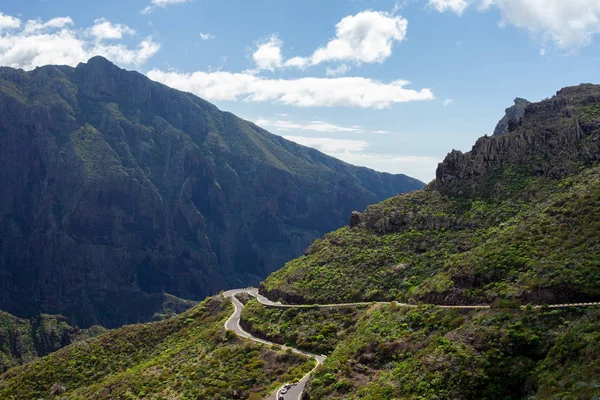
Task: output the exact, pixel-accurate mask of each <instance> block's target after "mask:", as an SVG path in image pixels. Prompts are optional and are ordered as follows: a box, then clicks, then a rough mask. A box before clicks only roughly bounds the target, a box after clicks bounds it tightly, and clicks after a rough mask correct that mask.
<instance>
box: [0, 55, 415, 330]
mask: <svg viewBox="0 0 600 400" xmlns="http://www.w3.org/2000/svg"><path fill="white" fill-rule="evenodd" d="M422 187H423V184H422V183H421V182H419V181H417V180H415V179H412V178H409V177H406V176H404V175H391V174H384V173H378V172H375V171H372V170H369V169H367V168H359V167H354V166H351V165H349V164H346V163H344V162H341V161H339V160H336V159H334V158H331V157H328V156H326V155H324V154H322V153H320V152H318V151H316V150H313V149H310V148H307V147H303V146H300V145H297V144H295V143H292V142H289V141H287V140H285V139H283V138H281V137H278V136H275V135H272V134H270V133H268V132H267V131H265V130H263V129H261V128H259V127H258V126H256V125H254V124H252V123H250V122H248V121H244V120H242V119H239V118H237V117H235V116H234V115H233V114H231V113H227V112H222V111H219V110H218V109H217V108H216V107H215V106H213V105H212V104H210V103H208V102H206V101H204V100H202V99H200V98H198V97H195V96H193V95H191V94H189V93H183V92H180V91H177V90H173V89H170V88H168V87H166V86H164V85H161V84H158V83H156V82H153V81H151V80H149V79H148V78H146V77H145V76H143V75H141V74H139V73H136V72H128V71H125V70H122V69H119V68H117V67H116V66H115V65H113V64H111V63H110V62H108V61H107V60H105V59H103V58H101V57H95V58H93V59H91V60H89V62H88V63H87V64H80V65H78V66H77V67H76V68H71V67H66V66H46V67H41V68H36V69H35V70H33V71H30V72H24V71H22V70H15V69H11V68H0V276H1V277H2V279H0V309H2V310H5V311H7V312H10V313H11V314H15V315H17V316H23V317H32V316H35V315H38V314H39V313H40V312H44V313H53V314H62V315H65V316H67V317H68V318H69V319H70V320H71V321H72V322H73V323H74V324H77V325H79V326H82V327H87V326H91V325H94V324H101V325H103V326H106V327H115V326H120V325H122V324H125V323H135V322H140V321H147V320H150V319H151V318H152V316H153V315H154V314H155V313H156V312H157V310H160V309H161V307H163V302H164V299H165V295H164V293H169V294H172V295H175V296H178V297H182V298H187V299H194V300H199V299H202V298H204V297H205V296H207V295H210V294H213V293H215V292H218V291H219V290H221V289H225V288H230V287H237V286H245V285H248V284H251V283H254V282H258V281H259V279H261V278H264V277H265V276H266V275H267V274H268V273H269V272H271V271H273V270H275V269H277V268H279V267H280V266H281V265H283V263H284V262H286V261H288V260H289V259H292V258H293V257H296V256H298V255H300V254H301V253H302V251H303V250H304V249H305V248H306V246H308V244H309V243H310V242H311V241H312V240H313V239H314V238H316V237H319V236H321V235H323V234H324V233H326V232H328V231H330V230H333V229H336V228H338V227H339V226H342V225H343V224H344V222H345V220H346V218H347V215H349V213H350V212H352V211H353V210H355V209H363V208H364V207H366V206H367V205H368V204H371V203H374V202H377V201H380V200H382V199H384V198H387V197H389V196H391V195H394V194H397V193H400V192H406V191H411V190H415V189H420V188H422ZM186 307H189V305H187V306H186V303H185V302H182V303H181V304H180V305H178V306H177V307H176V308H178V309H180V310H182V309H185V308H186Z"/></svg>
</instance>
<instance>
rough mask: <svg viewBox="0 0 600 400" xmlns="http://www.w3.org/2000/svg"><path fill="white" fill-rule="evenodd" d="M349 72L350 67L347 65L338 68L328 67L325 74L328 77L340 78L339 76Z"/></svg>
mask: <svg viewBox="0 0 600 400" xmlns="http://www.w3.org/2000/svg"><path fill="white" fill-rule="evenodd" d="M348 71H350V67H349V66H347V65H346V64H342V65H339V66H338V67H337V68H330V67H327V70H326V71H325V74H326V75H327V76H338V75H344V74H345V73H346V72H348Z"/></svg>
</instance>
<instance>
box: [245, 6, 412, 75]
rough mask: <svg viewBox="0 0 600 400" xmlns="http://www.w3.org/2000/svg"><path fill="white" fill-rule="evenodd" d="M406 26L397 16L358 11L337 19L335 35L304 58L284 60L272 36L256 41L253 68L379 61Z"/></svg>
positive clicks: (390, 50)
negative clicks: (338, 20)
mask: <svg viewBox="0 0 600 400" xmlns="http://www.w3.org/2000/svg"><path fill="white" fill-rule="evenodd" d="M407 29H408V21H407V20H406V19H404V18H402V17H401V16H399V15H394V14H391V13H387V12H383V11H370V10H369V11H361V12H359V13H357V14H356V15H349V16H347V17H344V18H343V19H342V20H341V21H340V22H338V24H337V25H336V35H335V38H333V39H331V40H330V41H329V42H328V43H327V44H326V45H324V46H322V47H320V48H318V49H316V50H315V51H314V52H313V54H312V55H310V56H308V57H300V56H296V57H292V58H290V59H287V60H284V58H283V56H282V51H281V47H282V45H283V42H282V41H281V40H280V39H279V38H278V37H277V36H276V35H273V36H271V38H270V39H269V40H268V41H267V42H264V43H260V44H259V45H258V47H257V49H256V51H255V52H254V54H253V56H252V57H253V59H254V61H255V62H256V65H257V68H259V69H268V70H274V69H275V68H281V67H289V68H306V67H309V66H315V65H319V64H322V63H326V62H353V63H356V64H360V63H382V62H384V61H385V60H386V59H387V58H388V57H389V56H390V55H391V54H392V48H393V46H394V43H396V42H401V41H403V40H404V39H405V37H406V31H407ZM346 68H347V67H346ZM331 71H335V70H333V69H331Z"/></svg>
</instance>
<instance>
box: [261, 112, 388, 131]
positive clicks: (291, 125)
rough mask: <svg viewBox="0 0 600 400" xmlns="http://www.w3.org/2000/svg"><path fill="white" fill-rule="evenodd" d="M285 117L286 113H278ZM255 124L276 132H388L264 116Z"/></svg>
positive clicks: (356, 126) (354, 126) (357, 126)
mask: <svg viewBox="0 0 600 400" xmlns="http://www.w3.org/2000/svg"><path fill="white" fill-rule="evenodd" d="M278 116H282V117H286V116H287V115H285V114H284V115H278ZM254 123H255V124H256V125H259V126H261V127H263V128H269V129H273V130H276V131H278V132H282V131H283V132H286V131H312V132H323V133H325V132H327V133H377V134H383V133H390V132H388V131H384V130H376V131H370V130H367V129H365V128H363V127H362V126H359V125H352V126H343V125H337V124H332V123H330V122H324V121H309V122H296V121H290V120H283V119H275V120H270V119H266V118H259V119H257V120H255V121H254Z"/></svg>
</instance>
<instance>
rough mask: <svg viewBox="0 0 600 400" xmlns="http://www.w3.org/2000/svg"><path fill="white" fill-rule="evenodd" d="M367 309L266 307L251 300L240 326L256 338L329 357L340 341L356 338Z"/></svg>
mask: <svg viewBox="0 0 600 400" xmlns="http://www.w3.org/2000/svg"><path fill="white" fill-rule="evenodd" d="M365 310H366V307H342V308H310V309H306V308H288V309H280V308H273V307H265V306H264V305H262V304H260V303H259V302H258V301H256V300H251V301H249V302H248V303H247V304H246V306H245V308H244V309H243V311H242V318H241V321H240V325H241V326H242V328H244V329H245V330H246V331H247V332H251V333H252V334H253V335H254V336H256V337H259V338H262V339H265V340H269V341H271V342H273V343H278V344H285V345H286V346H291V347H295V348H298V349H301V350H305V351H309V352H311V353H314V354H329V353H330V352H331V351H333V349H334V348H335V347H336V346H337V344H338V343H339V342H340V340H343V339H344V338H346V337H348V336H350V335H352V333H353V332H354V329H355V325H356V321H357V320H358V318H359V317H360V316H361V315H362V314H363V313H364V312H365Z"/></svg>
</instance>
